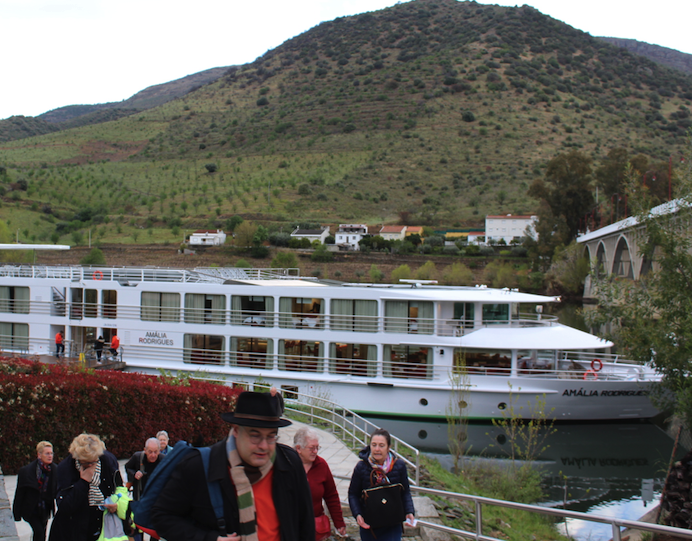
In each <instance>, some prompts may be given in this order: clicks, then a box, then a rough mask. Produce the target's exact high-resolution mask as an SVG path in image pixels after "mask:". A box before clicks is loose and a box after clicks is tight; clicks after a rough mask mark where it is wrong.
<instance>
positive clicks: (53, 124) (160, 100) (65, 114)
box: [0, 67, 229, 142]
mask: <svg viewBox="0 0 692 541" xmlns="http://www.w3.org/2000/svg"><path fill="white" fill-rule="evenodd" d="M228 69H229V68H228V67H223V68H212V69H208V70H205V71H200V72H199V73H194V74H192V75H188V76H186V77H182V78H180V79H176V80H174V81H170V82H168V83H163V84H160V85H154V86H150V87H147V88H145V89H144V90H141V91H140V92H137V93H136V94H135V95H134V96H131V97H130V98H128V99H126V100H123V101H119V102H112V103H99V104H95V105H67V106H65V107H59V108H58V109H52V110H51V111H48V112H46V113H43V114H41V115H38V116H37V117H24V116H13V117H10V118H9V119H5V120H0V142H2V141H14V140H17V139H25V138H27V137H33V136H35V135H42V134H45V133H52V132H55V131H60V130H66V129H70V128H75V127H79V126H89V125H91V124H100V123H102V122H110V121H111V120H117V119H119V118H123V117H125V116H129V115H132V114H134V113H137V112H139V111H143V110H146V109H151V108H153V107H157V106H159V105H162V104H164V103H167V102H169V101H171V100H174V99H176V98H179V97H181V96H184V95H185V94H187V93H188V92H192V91H194V90H196V89H198V88H200V87H202V86H204V85H206V84H209V83H210V82H213V81H215V80H217V79H218V78H219V77H221V76H222V75H223V74H224V73H226V72H227V71H228Z"/></svg>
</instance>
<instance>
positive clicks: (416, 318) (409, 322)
mask: <svg viewBox="0 0 692 541" xmlns="http://www.w3.org/2000/svg"><path fill="white" fill-rule="evenodd" d="M384 313H385V319H384V330H385V332H393V333H407V334H432V333H433V327H434V322H435V320H434V319H433V303H432V302H420V301H386V302H385V306H384Z"/></svg>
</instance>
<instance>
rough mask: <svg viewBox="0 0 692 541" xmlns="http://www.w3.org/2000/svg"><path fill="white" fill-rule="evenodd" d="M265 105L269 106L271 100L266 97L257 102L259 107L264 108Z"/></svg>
mask: <svg viewBox="0 0 692 541" xmlns="http://www.w3.org/2000/svg"><path fill="white" fill-rule="evenodd" d="M264 105H269V100H268V99H267V98H266V97H265V96H262V97H261V98H260V99H258V100H257V106H258V107H263V106H264Z"/></svg>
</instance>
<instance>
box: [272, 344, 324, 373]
mask: <svg viewBox="0 0 692 541" xmlns="http://www.w3.org/2000/svg"><path fill="white" fill-rule="evenodd" d="M322 357H324V344H323V343H322V342H312V341H309V340H279V368H280V369H281V370H291V371H298V372H320V371H321V370H322V366H321V364H322V363H321V360H322Z"/></svg>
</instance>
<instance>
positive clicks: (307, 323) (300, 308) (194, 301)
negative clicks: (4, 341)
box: [0, 287, 510, 334]
mask: <svg viewBox="0 0 692 541" xmlns="http://www.w3.org/2000/svg"><path fill="white" fill-rule="evenodd" d="M101 297H102V298H101V302H102V304H100V305H99V304H98V300H99V299H98V291H97V290H95V289H86V290H82V289H73V290H72V295H71V302H70V303H66V302H65V303H63V304H62V306H59V308H61V309H62V310H63V311H67V310H69V316H70V318H71V319H82V318H97V317H99V316H101V317H103V318H106V319H116V318H117V317H118V311H119V310H120V311H121V317H127V316H130V317H132V315H134V314H131V313H128V312H131V310H132V309H131V308H128V307H118V305H117V291H114V290H104V291H102V296H101ZM226 302H227V301H226V296H225V295H205V294H194V293H187V294H185V295H184V309H183V308H182V307H181V294H180V293H163V292H149V291H145V292H142V293H141V304H140V307H139V308H138V310H139V318H140V319H141V320H142V321H170V322H179V321H180V320H181V313H182V316H183V320H184V321H185V323H193V324H213V325H223V324H225V323H227V322H228V321H229V314H230V323H231V324H232V325H252V326H262V327H273V326H275V325H277V323H278V326H279V327H282V328H325V327H326V326H328V327H329V328H330V329H332V330H339V331H341V330H343V331H356V332H377V331H378V316H379V314H378V303H377V301H374V300H357V299H356V300H354V299H332V300H331V301H330V311H329V314H325V304H326V303H325V300H324V299H319V298H302V297H280V298H279V303H278V304H279V310H278V314H276V313H275V312H274V306H275V299H274V297H261V296H237V295H233V296H231V310H230V312H228V311H227V309H226V308H227V304H226ZM30 304H31V303H30V300H29V288H28V287H0V312H12V313H20V314H28V313H30V311H31V309H30ZM384 312H385V313H384V316H385V331H386V332H404V333H406V332H408V333H419V334H433V327H434V305H433V303H432V302H430V301H385V302H384ZM474 312H475V310H474V305H473V303H454V316H453V319H455V320H460V321H463V322H464V325H465V326H467V327H468V326H473V322H474ZM58 315H60V314H58ZM277 315H278V322H277V318H276V316H277ZM509 318H510V305H509V304H484V305H483V306H482V321H483V323H486V322H494V321H507V320H509ZM327 320H328V321H327Z"/></svg>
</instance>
